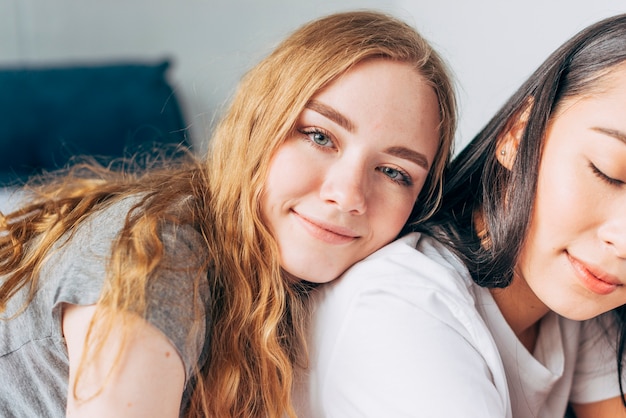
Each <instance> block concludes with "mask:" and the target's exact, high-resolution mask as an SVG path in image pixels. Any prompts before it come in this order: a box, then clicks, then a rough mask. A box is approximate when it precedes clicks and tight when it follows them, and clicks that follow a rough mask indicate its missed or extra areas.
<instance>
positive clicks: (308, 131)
mask: <svg viewBox="0 0 626 418" xmlns="http://www.w3.org/2000/svg"><path fill="white" fill-rule="evenodd" d="M298 132H300V133H301V134H302V135H303V136H304V138H303V139H304V140H305V141H306V142H307V143H308V144H309V145H311V146H312V147H315V148H321V149H323V150H329V149H332V148H333V147H327V146H324V145H320V144H318V143H317V142H315V141H314V140H313V138H312V137H311V135H317V134H319V135H324V136H325V137H326V139H328V141H329V142H330V143H331V144H333V145H334V144H335V143H334V142H333V140H332V139H330V134H329V133H328V132H326V131H325V130H323V129H321V128H305V129H299V130H298Z"/></svg>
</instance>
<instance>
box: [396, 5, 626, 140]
mask: <svg viewBox="0 0 626 418" xmlns="http://www.w3.org/2000/svg"><path fill="white" fill-rule="evenodd" d="M398 3H399V4H398V6H399V7H400V8H402V9H404V10H405V12H406V14H407V15H409V16H411V19H412V23H413V24H414V25H415V26H416V27H417V28H418V29H419V30H420V31H421V32H422V34H423V35H424V36H425V37H426V38H428V39H429V40H430V41H431V42H432V43H433V44H434V45H435V46H436V47H437V49H438V50H439V51H440V52H441V53H442V55H444V56H445V58H446V60H447V61H448V63H449V64H450V66H451V67H452V69H453V71H454V73H455V76H456V80H457V85H458V93H459V94H458V96H459V100H460V108H461V110H460V115H461V119H460V123H459V131H458V135H457V140H458V142H459V146H458V148H460V146H462V145H463V144H465V143H466V142H467V141H469V140H470V139H471V138H472V137H473V136H474V135H475V134H476V133H478V131H479V130H480V129H481V128H482V126H483V125H484V124H486V123H487V121H488V120H489V118H490V117H491V116H492V115H493V114H494V113H495V112H496V111H497V110H498V109H499V107H500V106H501V105H502V104H504V101H505V100H506V99H508V97H509V96H510V95H511V94H512V93H513V92H514V91H515V90H516V89H517V88H518V87H519V86H520V85H521V84H522V82H523V81H525V80H526V78H527V77H528V76H529V75H530V74H531V73H532V72H533V71H534V70H535V69H536V67H538V66H539V64H541V63H542V62H543V61H544V60H545V59H546V58H547V57H548V55H549V54H550V53H551V52H552V51H553V50H554V49H556V48H557V47H558V46H559V45H561V44H562V43H563V42H565V41H566V40H567V39H568V38H570V37H571V36H572V35H574V34H575V33H576V32H578V31H579V30H581V29H583V28H584V27H586V26H588V25H589V24H592V23H594V22H596V21H598V20H600V19H602V18H605V17H608V16H612V15H615V14H618V13H624V12H626V1H624V0H593V1H590V0H523V1H504V0H468V1H465V0H432V1H431V0H400V1H399V2H398Z"/></svg>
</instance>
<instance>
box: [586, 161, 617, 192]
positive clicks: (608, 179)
mask: <svg viewBox="0 0 626 418" xmlns="http://www.w3.org/2000/svg"><path fill="white" fill-rule="evenodd" d="M589 167H590V168H591V171H592V172H593V173H594V174H595V175H596V176H597V177H598V178H600V179H601V180H602V181H604V182H605V183H607V184H609V185H611V186H621V185H623V184H624V182H623V181H621V180H618V179H614V178H613V177H609V176H607V175H606V174H604V173H603V172H602V171H601V170H600V169H599V168H598V167H596V166H595V165H594V164H593V163H592V162H589Z"/></svg>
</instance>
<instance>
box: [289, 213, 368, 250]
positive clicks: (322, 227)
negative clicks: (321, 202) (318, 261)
mask: <svg viewBox="0 0 626 418" xmlns="http://www.w3.org/2000/svg"><path fill="white" fill-rule="evenodd" d="M292 213H293V214H294V215H295V216H296V219H298V221H299V222H300V224H301V225H302V226H303V227H304V229H305V230H306V231H307V232H308V233H309V234H310V235H312V236H313V237H314V238H317V239H319V240H320V241H324V242H325V243H328V244H333V245H340V244H347V243H350V242H352V241H354V240H356V239H357V238H359V235H358V234H357V233H356V232H354V231H353V230H351V229H349V228H344V227H341V226H336V225H330V224H327V223H324V222H322V221H318V220H314V219H310V218H307V217H304V216H302V215H300V214H299V213H297V212H296V211H292Z"/></svg>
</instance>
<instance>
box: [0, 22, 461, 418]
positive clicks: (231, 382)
mask: <svg viewBox="0 0 626 418" xmlns="http://www.w3.org/2000/svg"><path fill="white" fill-rule="evenodd" d="M373 58H375V59H389V60H394V61H400V62H406V63H409V64H411V65H413V66H414V67H415V69H416V71H417V72H418V73H419V74H421V75H422V77H423V79H424V80H425V81H426V82H427V83H429V84H430V85H431V86H432V87H433V89H434V91H435V92H436V94H437V97H438V99H439V113H440V119H441V125H440V146H439V149H438V152H437V154H436V156H435V161H434V164H433V168H432V170H431V173H430V175H429V178H428V179H427V182H426V184H425V186H424V190H423V191H422V194H421V195H420V199H418V202H417V203H416V207H415V210H414V213H413V214H412V217H411V220H417V219H418V218H425V217H427V216H429V214H430V213H432V211H434V210H435V208H436V207H437V205H438V201H439V197H440V193H441V173H442V171H443V168H444V166H445V165H446V164H447V162H448V159H449V155H450V149H451V146H452V140H453V135H454V129H455V125H456V107H455V98H454V94H453V88H452V85H451V82H450V79H449V76H448V73H447V69H446V67H445V65H444V63H443V62H442V60H441V59H440V57H439V56H438V55H437V54H436V53H435V52H434V51H433V49H432V48H431V47H430V46H429V44H428V43H427V42H426V41H425V40H424V39H423V38H422V37H421V36H420V35H419V34H418V33H417V32H416V31H415V30H414V29H413V28H412V27H410V26H409V25H407V24H406V23H404V22H402V21H400V20H398V19H396V18H394V17H391V16H388V15H386V14H383V13H379V12H370V11H357V12H346V13H338V14H334V15H330V16H327V17H324V18H321V19H318V20H315V21H313V22H311V23H309V24H306V25H304V26H303V27H301V28H300V29H298V30H296V31H295V32H294V33H293V34H292V35H291V36H289V37H288V38H287V39H286V40H284V41H283V42H282V43H281V44H279V45H278V47H277V48H276V49H275V50H274V52H273V53H271V54H270V55H269V56H268V57H267V58H265V59H264V60H262V61H261V62H260V63H259V64H258V65H256V66H255V67H254V68H253V69H252V70H251V71H250V72H248V73H247V74H246V76H245V77H244V78H243V79H242V81H241V83H240V85H239V88H238V91H237V93H236V95H235V97H234V98H233V101H232V103H231V105H230V107H229V108H228V110H227V112H226V113H225V116H224V118H223V119H222V120H221V122H220V123H219V124H218V126H217V128H216V131H215V133H214V135H213V137H212V139H211V141H210V148H209V153H208V157H207V159H206V162H204V163H201V162H198V161H197V160H196V159H195V158H194V157H192V156H187V158H185V159H183V160H179V161H182V162H180V163H179V164H178V165H177V166H176V167H167V168H164V169H157V170H150V171H147V172H142V173H138V174H132V173H127V172H119V171H115V170H108V169H105V168H98V167H97V166H95V165H88V166H77V167H75V168H74V169H73V171H74V173H70V175H66V176H62V177H56V180H53V181H51V182H47V183H46V184H45V186H43V187H40V188H38V190H37V194H38V196H40V197H39V198H38V199H37V200H35V201H33V203H32V204H30V205H28V206H25V207H24V208H22V209H20V210H19V211H17V212H15V213H13V214H10V215H8V216H5V217H3V220H2V222H3V224H2V229H3V230H4V231H6V233H2V234H1V235H0V260H1V261H0V274H6V275H8V280H7V281H5V282H4V283H2V286H1V287H0V308H2V307H6V304H7V301H8V300H9V299H10V298H11V297H12V295H13V294H15V293H16V292H17V291H18V290H19V289H20V288H22V287H24V286H27V287H29V289H30V293H31V295H32V294H34V292H35V291H36V285H37V274H36V273H37V272H38V270H39V267H40V266H41V263H42V262H43V260H44V259H45V257H46V255H47V253H48V252H49V251H50V249H51V248H52V246H53V245H54V243H55V242H56V241H58V240H59V239H60V238H61V237H62V236H63V235H64V234H65V233H66V232H68V231H72V230H73V228H75V227H76V225H78V224H79V223H80V222H81V221H82V220H83V219H84V218H85V217H86V216H88V215H89V214H90V213H92V212H93V211H94V210H96V209H98V208H100V207H102V206H105V205H108V204H110V203H111V202H114V201H116V200H119V199H121V198H123V197H126V196H128V195H134V194H138V193H140V194H142V195H143V198H142V200H141V201H140V202H139V203H138V204H137V206H136V208H135V209H134V210H132V211H131V212H130V213H129V216H128V218H127V221H126V224H125V226H124V228H123V230H122V232H121V234H120V238H119V239H118V240H117V241H116V243H115V245H114V248H113V257H112V263H111V265H110V268H109V276H110V277H109V283H111V285H109V286H106V287H105V290H104V291H103V295H102V297H101V300H100V301H99V304H102V305H103V306H106V307H107V309H106V311H104V310H102V312H103V313H102V314H101V315H100V316H98V318H100V319H99V320H101V321H102V322H103V323H104V324H105V327H104V328H105V329H106V328H107V327H108V328H110V326H111V324H112V323H113V321H114V320H116V318H117V315H118V314H120V313H122V312H125V311H133V312H138V313H140V314H142V313H143V312H144V311H145V301H144V299H145V293H146V291H145V287H146V283H147V281H148V280H149V278H150V275H151V272H152V271H154V270H155V269H156V268H157V267H158V266H159V262H160V261H161V259H162V258H163V253H162V244H161V241H160V240H159V236H158V233H157V231H158V225H159V223H160V222H162V221H164V220H167V221H169V222H174V223H179V224H191V225H193V226H194V227H195V228H196V229H197V230H199V231H200V232H201V234H202V235H203V236H204V238H205V241H206V245H207V250H208V254H209V263H210V265H209V266H204V267H210V273H209V285H210V288H211V293H212V296H211V302H212V303H211V306H210V307H209V309H208V310H207V314H208V315H210V319H211V328H210V331H209V335H208V336H207V338H209V339H210V340H209V341H210V347H209V351H210V352H209V357H208V361H207V363H206V364H205V365H203V366H200V367H201V368H199V369H198V370H196V374H195V376H194V388H193V393H192V395H191V404H190V407H189V409H188V411H187V416H190V417H192V416H217V417H281V416H284V415H285V414H286V415H288V416H291V417H294V416H295V412H294V410H293V408H292V406H291V386H292V375H293V371H294V367H297V366H296V365H298V364H299V365H301V366H305V364H306V361H305V360H306V355H305V345H304V332H303V329H304V326H303V321H304V319H305V314H306V309H305V303H304V302H305V300H306V297H305V295H306V292H307V288H306V285H304V284H293V283H291V282H289V281H288V280H287V279H286V278H285V277H284V275H283V274H282V272H281V267H280V260H279V257H278V254H279V253H278V249H277V243H276V242H275V240H274V238H273V237H272V236H271V234H270V232H269V230H268V229H267V227H266V225H265V224H264V222H263V221H262V219H261V216H260V197H261V194H262V193H263V187H264V182H265V179H266V175H267V171H268V166H269V163H270V159H271V157H272V155H273V154H274V152H275V151H276V149H277V148H278V147H279V146H280V145H281V143H282V142H283V141H284V140H285V138H287V136H288V135H289V134H290V133H291V132H292V130H293V129H294V126H295V122H296V120H297V118H298V116H299V114H300V113H301V112H302V110H303V109H304V107H305V106H306V104H307V102H308V101H309V100H310V99H311V98H312V97H313V96H314V95H315V94H316V93H317V92H319V91H320V90H321V89H323V88H324V87H325V86H326V85H328V84H329V83H330V82H332V81H333V80H335V79H336V78H337V77H339V76H340V75H341V74H343V73H344V72H346V71H347V70H348V69H350V68H351V67H352V66H354V65H355V64H357V63H359V62H361V61H363V60H366V59H373ZM85 172H86V173H87V174H86V175H85V174H84V173H85ZM189 196H191V199H189V198H188V199H184V198H185V197H189ZM181 201H182V202H185V203H184V205H183V206H182V207H181V205H180V202H181ZM172 207H176V208H177V209H176V211H175V212H173V211H172ZM122 272H123V273H124V274H122ZM129 272H130V274H129ZM107 324H108V325H107Z"/></svg>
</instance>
